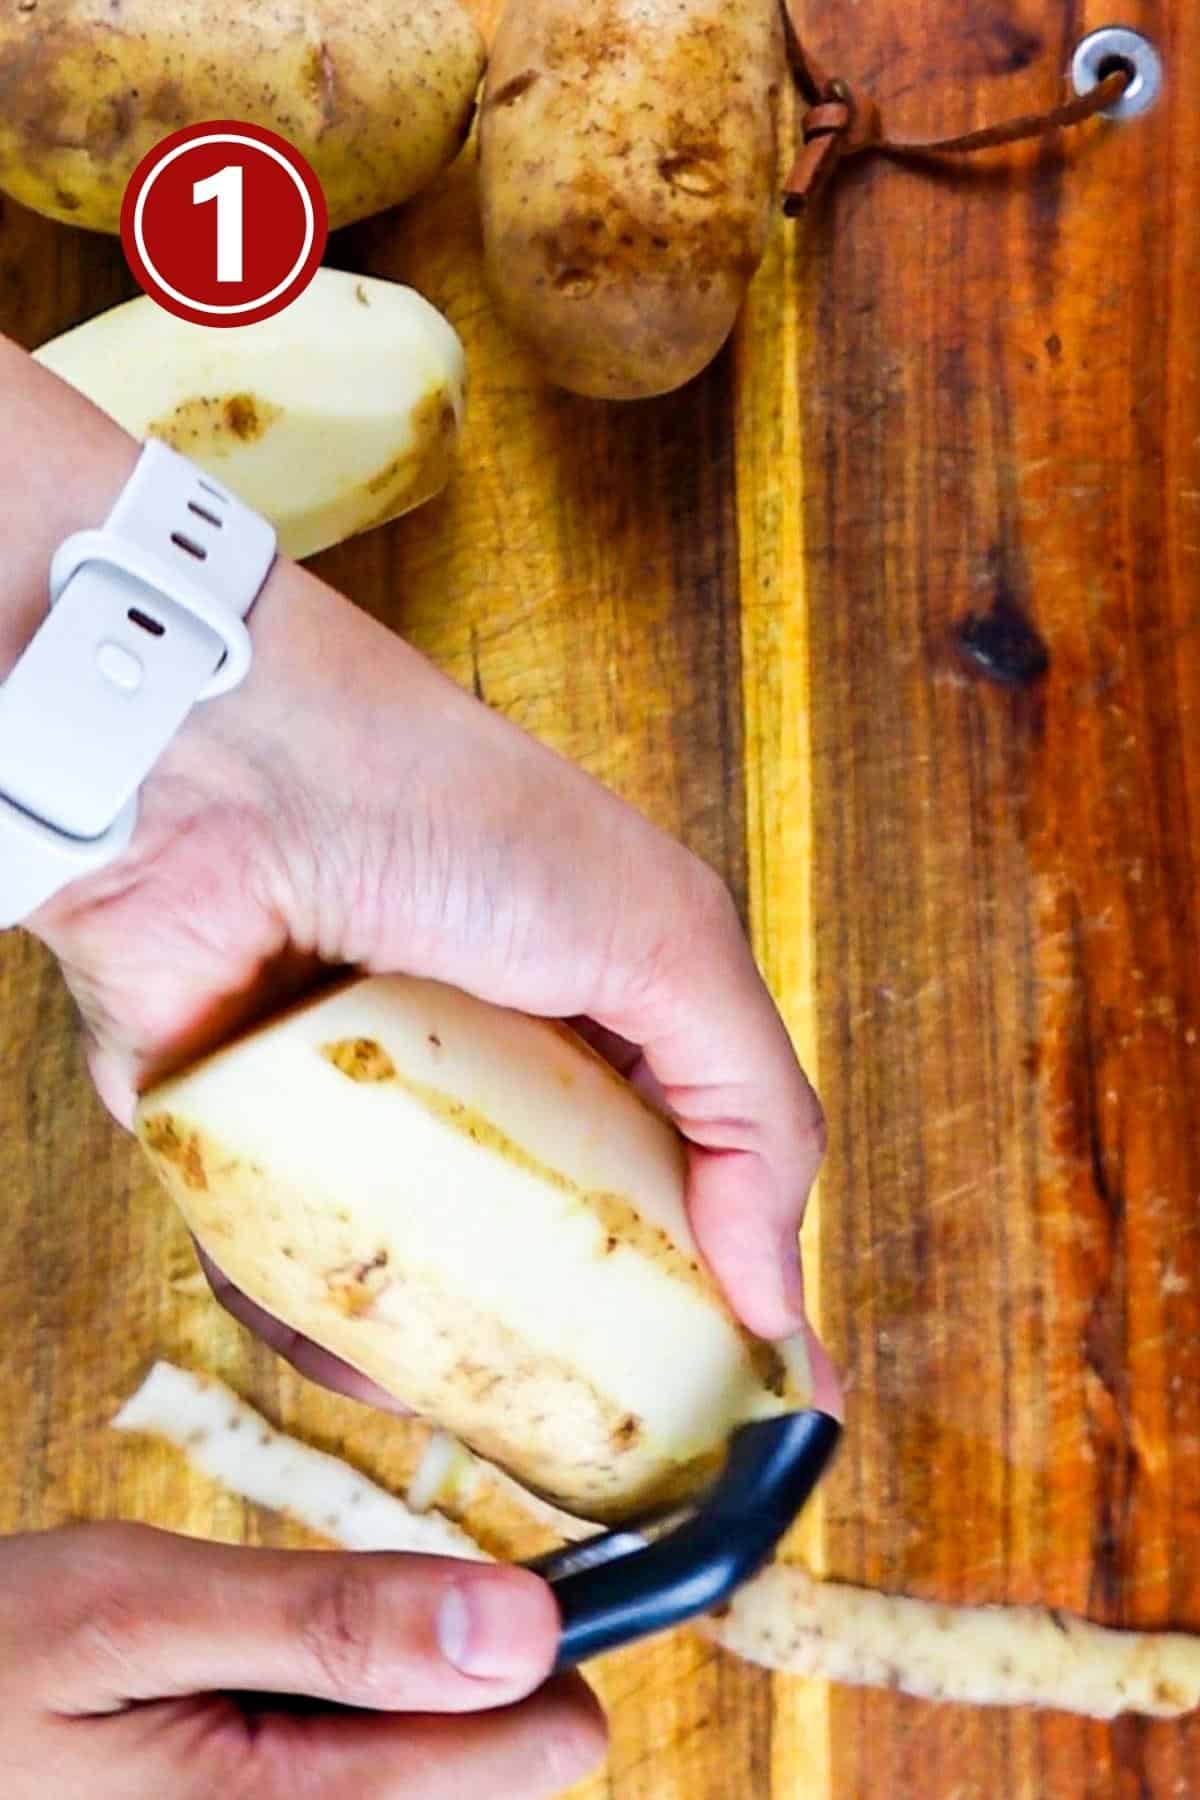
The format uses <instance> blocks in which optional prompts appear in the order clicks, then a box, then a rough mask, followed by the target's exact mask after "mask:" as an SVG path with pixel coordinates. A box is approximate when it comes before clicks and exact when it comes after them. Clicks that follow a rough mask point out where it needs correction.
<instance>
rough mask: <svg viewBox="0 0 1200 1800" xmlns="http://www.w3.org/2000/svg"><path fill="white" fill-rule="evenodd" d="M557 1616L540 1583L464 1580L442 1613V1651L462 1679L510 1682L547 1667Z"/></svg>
mask: <svg viewBox="0 0 1200 1800" xmlns="http://www.w3.org/2000/svg"><path fill="white" fill-rule="evenodd" d="M553 1616H554V1602H553V1600H552V1599H551V1597H550V1595H549V1592H548V1590H547V1591H543V1589H542V1585H541V1584H537V1585H535V1584H533V1583H532V1582H521V1583H519V1584H518V1583H516V1582H513V1581H498V1580H496V1579H494V1578H485V1579H484V1580H481V1581H460V1582H458V1583H457V1584H456V1585H455V1586H454V1587H452V1588H450V1589H449V1590H448V1591H447V1592H446V1593H445V1594H444V1595H443V1597H442V1601H441V1604H440V1606H439V1608H438V1615H437V1639H438V1648H439V1649H440V1650H441V1653H442V1655H443V1656H444V1657H445V1659H446V1661H447V1662H448V1663H451V1664H453V1666H454V1667H455V1668H456V1669H457V1670H458V1671H459V1672H460V1674H463V1675H475V1676H479V1677H482V1678H484V1679H485V1680H492V1681H497V1680H503V1679H509V1680H511V1679H513V1678H514V1677H520V1676H524V1675H528V1674H531V1673H533V1672H536V1671H538V1670H540V1669H541V1668H542V1666H543V1665H544V1664H545V1662H546V1660H547V1655H548V1652H549V1648H550V1644H551V1643H552V1642H553V1628H552V1625H551V1621H552V1619H553Z"/></svg>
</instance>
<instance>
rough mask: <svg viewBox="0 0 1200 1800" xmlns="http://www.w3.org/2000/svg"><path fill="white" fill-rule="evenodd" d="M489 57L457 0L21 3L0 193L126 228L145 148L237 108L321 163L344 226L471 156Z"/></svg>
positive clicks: (6, 87) (5, 92)
mask: <svg viewBox="0 0 1200 1800" xmlns="http://www.w3.org/2000/svg"><path fill="white" fill-rule="evenodd" d="M483 63H484V48H483V40H482V38H481V37H480V34H479V32H478V30H477V29H476V26H475V24H474V21H473V20H472V19H471V16H470V14H469V13H468V12H467V11H466V10H465V9H464V8H463V7H462V6H461V5H460V4H459V0H422V4H421V5H420V6H395V5H392V4H391V3H390V0H357V3H356V4H355V5H352V6H351V5H346V4H343V0H272V4H271V5H269V6H263V5H259V4H256V3H255V0H119V3H117V4H114V3H113V0H36V3H35V4H32V5H31V4H27V3H26V4H22V3H21V0H7V3H6V4H5V5H4V6H2V7H0V189H3V190H4V192H5V193H8V194H11V195H12V197H13V199H14V200H19V201H21V202H22V204H23V205H25V206H30V207H32V208H33V209H34V211H35V212H41V213H45V214H47V215H48V217H50V218H52V219H61V220H62V221H63V222H64V223H66V224H69V225H82V226H85V227H86V228H87V229H89V230H92V231H111V232H116V231H118V230H119V229H120V223H121V199H122V196H123V194H124V191H125V186H126V183H127V182H128V180H129V177H130V176H131V175H132V173H133V171H134V169H135V168H136V167H137V165H138V163H139V162H140V161H141V159H142V157H143V156H144V155H145V154H146V152H147V151H148V150H151V149H153V147H154V145H155V144H157V143H158V142H159V141H160V139H162V138H164V137H166V136H167V135H168V133H170V132H172V131H176V130H178V129H179V127H180V126H184V125H198V124H203V123H205V122H207V121H208V120H211V119H239V120H245V121H246V122H247V123H248V124H253V125H265V126H267V127H268V128H269V129H270V130H273V131H277V132H278V133H279V134H280V135H281V136H282V137H285V138H286V139H287V140H288V142H289V143H290V144H293V145H294V146H295V147H296V149H297V150H299V151H300V152H301V153H302V155H304V156H305V157H307V159H308V161H309V162H310V163H311V164H312V167H313V169H314V170H315V171H316V174H317V177H318V179H319V181H320V183H321V186H322V188H323V189H324V192H325V199H326V202H327V204H328V207H329V224H330V227H331V229H336V228H337V227H338V226H340V225H348V224H350V223H351V222H352V221H353V220H354V219H362V218H365V217H366V216H367V215H368V214H370V213H376V212H380V211H382V210H383V208H385V207H388V206H395V205H397V204H398V203H399V202H400V201H401V200H407V199H408V198H409V196H410V195H412V194H415V193H417V192H418V191H419V190H420V189H421V188H423V187H426V186H428V184H429V182H431V181H432V180H433V178H434V176H435V175H437V174H438V172H439V170H441V169H443V168H444V167H445V165H446V164H447V163H448V162H450V161H451V160H452V158H453V157H454V156H456V155H457V153H458V151H459V149H460V148H461V146H462V144H463V142H464V140H465V138H466V135H467V132H468V130H469V128H470V123H471V117H472V113H473V110H474V103H475V91H476V88H477V87H478V85H479V79H480V77H481V75H482V74H483Z"/></svg>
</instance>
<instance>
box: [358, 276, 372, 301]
mask: <svg viewBox="0 0 1200 1800" xmlns="http://www.w3.org/2000/svg"><path fill="white" fill-rule="evenodd" d="M354 298H355V299H356V300H357V301H358V304H359V305H360V306H370V304H371V302H370V299H369V297H368V295H367V290H366V288H365V287H364V286H363V284H362V282H361V281H356V282H355V284H354Z"/></svg>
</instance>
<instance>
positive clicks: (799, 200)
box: [783, 0, 1132, 218]
mask: <svg viewBox="0 0 1200 1800" xmlns="http://www.w3.org/2000/svg"><path fill="white" fill-rule="evenodd" d="M794 4H795V0H784V19H785V22H786V27H787V35H788V54H789V59H790V62H791V66H792V75H793V78H794V80H795V83H796V87H797V89H798V91H799V93H800V96H801V98H802V99H803V100H804V101H805V103H806V107H805V112H804V114H803V117H802V119H801V125H800V129H801V138H802V142H801V146H800V150H799V152H798V154H797V157H796V160H795V163H794V165H793V167H792V171H791V174H790V175H789V176H788V179H787V181H786V183H785V184H784V194H783V210H784V212H785V213H786V214H787V215H788V216H789V217H790V218H794V217H795V216H796V215H797V214H798V213H801V212H803V211H804V210H805V208H806V207H808V206H811V205H812V204H813V202H814V201H815V200H816V198H817V197H818V195H819V194H820V193H821V191H822V190H823V189H824V188H825V187H826V186H827V184H828V182H829V180H830V178H831V176H832V175H833V174H834V172H835V170H836V169H837V168H839V167H840V165H841V164H842V163H843V162H844V161H845V160H846V159H847V158H848V157H851V156H861V155H863V154H864V153H866V152H874V153H875V154H876V155H880V156H890V157H893V158H894V159H896V160H897V161H902V160H904V159H906V158H912V159H918V158H921V157H938V156H963V155H969V154H970V153H971V152H973V151H977V150H991V149H994V148H996V147H997V146H998V145H1001V144H1016V143H1020V142H1022V141H1024V140H1026V139H1031V138H1041V137H1047V136H1049V135H1050V134H1051V133H1052V132H1055V131H1061V130H1062V129H1063V128H1064V126H1068V125H1078V124H1081V123H1082V122H1083V120H1085V119H1090V118H1093V117H1094V116H1095V115H1096V114H1097V113H1099V112H1103V111H1104V109H1105V108H1106V107H1108V106H1111V105H1112V104H1113V102H1114V101H1115V100H1117V99H1119V97H1120V96H1121V94H1123V93H1124V91H1125V89H1126V88H1127V87H1128V86H1129V83H1130V81H1131V80H1132V73H1131V71H1130V70H1128V69H1114V70H1112V71H1111V73H1109V74H1108V75H1105V76H1104V78H1103V80H1101V81H1099V82H1098V83H1097V84H1096V86H1095V87H1094V88H1092V89H1091V90H1090V91H1089V92H1088V93H1086V94H1080V95H1077V96H1076V97H1075V98H1073V99H1071V100H1064V101H1062V102H1061V103H1060V104H1059V105H1057V106H1052V107H1048V108H1047V109H1046V110H1045V111H1044V112H1038V113H1023V114H1022V115H1021V116H1020V117H1019V118H1015V119H1005V120H1003V121H1001V122H999V123H997V124H995V125H983V126H980V127H979V128H978V129H977V130H974V131H964V132H961V133H959V134H958V135H957V136H955V137H944V138H917V139H907V138H893V137H889V136H888V135H887V133H886V132H885V131H884V129H883V121H882V119H881V117H880V113H879V108H878V106H877V105H876V104H875V102H874V101H873V100H871V99H869V98H866V97H864V96H862V95H859V94H856V93H855V91H854V90H853V88H851V87H850V85H849V83H848V82H845V81H843V80H841V79H839V78H837V77H832V78H831V77H830V76H828V75H826V73H825V71H824V70H823V69H822V68H821V65H820V64H819V63H818V62H817V61H816V59H815V58H814V57H812V56H811V55H810V54H809V53H808V51H807V50H805V49H804V47H803V45H802V43H801V41H800V35H799V30H798V27H797V24H796V20H795V18H794V16H793V13H792V7H793V6H794Z"/></svg>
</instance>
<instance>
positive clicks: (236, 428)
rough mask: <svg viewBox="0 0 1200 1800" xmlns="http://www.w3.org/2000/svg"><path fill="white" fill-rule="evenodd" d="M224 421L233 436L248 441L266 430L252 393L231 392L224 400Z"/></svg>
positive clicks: (258, 436)
mask: <svg viewBox="0 0 1200 1800" xmlns="http://www.w3.org/2000/svg"><path fill="white" fill-rule="evenodd" d="M225 423H226V424H227V425H228V427H229V429H230V431H232V433H233V435H234V437H236V438H241V440H242V442H243V443H244V444H245V443H250V442H252V441H253V439H255V438H260V437H261V436H262V434H263V432H264V431H265V430H266V425H265V424H264V423H263V420H262V417H261V415H260V414H259V410H258V403H257V401H256V400H255V398H254V395H253V394H231V395H230V397H229V399H228V400H227V401H226V402H225Z"/></svg>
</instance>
